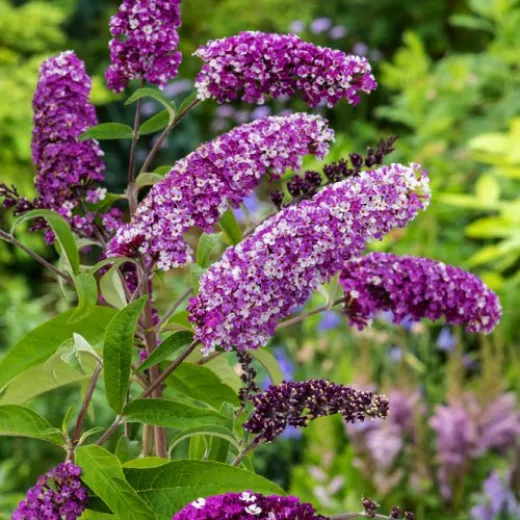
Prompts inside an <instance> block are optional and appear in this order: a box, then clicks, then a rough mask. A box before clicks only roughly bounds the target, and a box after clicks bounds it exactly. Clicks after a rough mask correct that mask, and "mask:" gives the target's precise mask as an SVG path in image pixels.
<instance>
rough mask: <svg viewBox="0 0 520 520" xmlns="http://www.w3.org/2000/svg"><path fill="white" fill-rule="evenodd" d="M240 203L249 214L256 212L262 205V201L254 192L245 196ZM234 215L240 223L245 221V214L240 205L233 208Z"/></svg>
mask: <svg viewBox="0 0 520 520" xmlns="http://www.w3.org/2000/svg"><path fill="white" fill-rule="evenodd" d="M242 204H243V205H244V206H245V207H246V209H247V211H248V212H249V213H250V214H252V213H256V212H257V211H258V210H259V209H260V208H261V207H262V201H261V200H260V199H259V198H258V197H257V196H256V195H255V194H254V193H253V194H252V195H249V196H248V197H246V198H245V199H244V201H243V202H242ZM235 217H236V219H237V221H238V222H240V223H241V224H242V223H244V222H245V221H246V215H245V213H244V210H243V209H242V207H240V208H237V209H236V210H235Z"/></svg>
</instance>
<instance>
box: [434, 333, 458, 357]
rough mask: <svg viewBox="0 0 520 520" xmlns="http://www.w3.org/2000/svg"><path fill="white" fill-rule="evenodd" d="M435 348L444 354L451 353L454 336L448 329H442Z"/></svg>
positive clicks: (453, 346)
mask: <svg viewBox="0 0 520 520" xmlns="http://www.w3.org/2000/svg"><path fill="white" fill-rule="evenodd" d="M437 346H438V347H439V349H440V350H444V351H445V352H453V349H454V348H455V336H454V335H453V334H452V333H451V332H450V329H449V328H448V327H443V328H442V330H441V332H440V334H439V336H438V337H437Z"/></svg>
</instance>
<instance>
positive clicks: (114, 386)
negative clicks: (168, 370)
mask: <svg viewBox="0 0 520 520" xmlns="http://www.w3.org/2000/svg"><path fill="white" fill-rule="evenodd" d="M147 300H148V298H147V297H146V296H143V297H141V298H139V299H138V300H136V301H135V302H133V303H131V304H130V305H128V307H125V308H124V309H123V310H122V311H119V312H118V313H117V314H116V315H115V316H114V318H113V319H112V321H111V322H110V323H109V325H108V327H107V331H106V333H105V345H104V349H103V359H104V363H105V394H106V396H107V400H108V404H109V405H110V407H111V408H112V409H113V410H114V412H116V413H118V414H119V413H121V412H122V411H123V408H124V406H125V401H126V394H127V392H128V387H129V385H130V367H131V364H132V347H133V344H134V334H135V329H136V327H137V321H138V320H139V316H141V313H142V312H143V309H144V306H145V305H146V302H147Z"/></svg>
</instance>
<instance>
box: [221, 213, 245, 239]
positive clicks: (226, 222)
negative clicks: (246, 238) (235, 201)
mask: <svg viewBox="0 0 520 520" xmlns="http://www.w3.org/2000/svg"><path fill="white" fill-rule="evenodd" d="M220 227H221V229H222V231H224V233H225V234H226V237H227V238H228V240H229V241H230V243H231V244H232V245H237V244H239V243H240V242H241V241H242V230H241V229H240V226H239V225H238V223H237V219H236V218H235V214H234V213H233V210H232V209H231V208H229V209H228V210H227V211H226V212H225V213H224V215H222V218H221V219H220Z"/></svg>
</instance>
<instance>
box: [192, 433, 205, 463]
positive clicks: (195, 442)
mask: <svg viewBox="0 0 520 520" xmlns="http://www.w3.org/2000/svg"><path fill="white" fill-rule="evenodd" d="M208 453H209V446H208V443H207V441H206V437H202V436H200V435H197V436H196V437H191V438H190V444H189V446H188V458H189V459H190V460H205V459H206V458H207V456H208Z"/></svg>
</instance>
